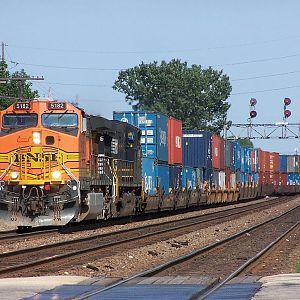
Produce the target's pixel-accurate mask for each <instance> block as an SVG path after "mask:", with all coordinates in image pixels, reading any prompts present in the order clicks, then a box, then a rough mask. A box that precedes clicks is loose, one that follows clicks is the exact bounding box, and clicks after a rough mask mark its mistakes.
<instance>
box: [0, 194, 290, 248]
mask: <svg viewBox="0 0 300 300" xmlns="http://www.w3.org/2000/svg"><path fill="white" fill-rule="evenodd" d="M292 199H294V196H293V197H280V198H275V199H271V200H267V201H263V202H261V203H265V204H266V205H269V203H272V204H277V203H284V202H285V201H287V202H288V201H290V200H292ZM256 205H257V204H253V203H252V204H248V205H247V207H255V206H256ZM262 205H263V204H262ZM235 209H236V208H229V209H228V211H232V210H235ZM212 214H215V213H209V214H207V215H212ZM194 218H196V219H197V218H198V217H190V218H189V219H191V220H193V219H194ZM187 219H188V218H187ZM112 221H113V220H111V222H110V223H109V224H110V225H112V224H114V223H113V222H112ZM170 222H172V221H170ZM117 224H118V223H117ZM161 224H164V223H161ZM105 225H106V226H107V224H106V223H105ZM100 227H101V224H88V225H82V224H80V225H74V226H71V227H59V228H55V229H48V228H43V230H38V229H33V230H34V231H30V232H18V230H8V231H0V241H1V243H2V244H3V243H5V242H6V241H12V240H15V241H18V242H19V241H22V240H25V239H26V240H28V238H37V237H39V236H45V235H48V234H53V233H62V234H70V233H74V232H78V231H85V230H92V229H97V228H100Z"/></svg>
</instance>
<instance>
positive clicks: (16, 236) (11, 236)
mask: <svg viewBox="0 0 300 300" xmlns="http://www.w3.org/2000/svg"><path fill="white" fill-rule="evenodd" d="M58 231H59V229H43V230H38V231H32V232H21V233H20V232H18V230H7V231H0V241H1V243H3V242H5V241H10V240H20V239H27V238H28V237H37V236H42V235H46V234H49V233H54V232H58Z"/></svg>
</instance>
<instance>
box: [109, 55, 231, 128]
mask: <svg viewBox="0 0 300 300" xmlns="http://www.w3.org/2000/svg"><path fill="white" fill-rule="evenodd" d="M113 88H114V89H115V90H117V91H119V92H122V93H124V94H125V100H126V101H127V102H128V103H129V104H130V105H132V107H133V109H134V110H146V111H159V112H161V113H165V114H167V115H168V116H173V117H175V118H177V119H179V120H182V121H183V125H184V128H186V129H208V130H211V131H213V132H220V131H221V130H222V129H223V126H224V122H225V120H226V115H227V110H228V109H229V107H230V105H229V104H228V103H227V102H226V99H227V98H228V97H229V95H230V92H231V85H230V82H229V77H228V76H226V75H223V72H222V71H217V70H214V69H212V68H211V67H210V68H208V69H202V68H201V66H199V65H192V66H190V67H189V66H188V64H187V63H186V62H181V61H180V60H178V59H177V60H175V59H173V60H172V61H170V62H165V61H162V62H161V64H158V62H154V63H150V64H145V63H141V64H140V65H138V66H135V67H134V68H130V69H127V70H122V71H120V73H119V76H118V79H117V80H116V81H115V83H114V86H113Z"/></svg>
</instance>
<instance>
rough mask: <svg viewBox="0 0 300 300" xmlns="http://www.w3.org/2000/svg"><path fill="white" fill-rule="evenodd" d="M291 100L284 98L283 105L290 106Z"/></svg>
mask: <svg viewBox="0 0 300 300" xmlns="http://www.w3.org/2000/svg"><path fill="white" fill-rule="evenodd" d="M291 102H292V101H291V99H290V98H284V100H283V103H284V105H290V104H291Z"/></svg>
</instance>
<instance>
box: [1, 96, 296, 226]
mask: <svg viewBox="0 0 300 300" xmlns="http://www.w3.org/2000/svg"><path fill="white" fill-rule="evenodd" d="M0 129H1V131H0V219H1V220H2V221H4V222H6V223H8V224H9V225H15V226H22V227H23V226H31V227H34V226H49V225H66V224H68V223H72V222H81V221H84V220H99V219H108V218H116V217H121V216H130V215H137V214H143V213H150V212H157V211H162V210H174V209H184V208H187V207H193V206H194V207H197V206H199V205H204V204H210V203H218V202H232V201H237V200H239V199H252V198H257V197H262V196H266V195H271V194H274V193H275V192H277V193H281V194H284V193H296V192H298V186H297V185H295V186H288V185H280V186H277V187H275V186H274V185H273V184H258V183H255V184H254V183H247V184H240V183H238V182H237V184H236V186H234V187H228V188H222V189H221V188H218V187H215V186H213V185H211V184H210V183H209V182H201V184H197V185H195V186H193V187H192V188H188V187H185V188H180V189H179V188H174V187H172V188H171V187H170V188H169V189H168V190H166V189H165V188H162V187H161V182H160V178H159V176H157V178H155V182H154V183H153V184H154V186H155V188H154V193H149V191H148V190H147V188H146V187H145V180H144V178H143V176H142V159H143V158H142V156H143V154H142V151H141V130H140V129H139V128H137V127H136V126H134V125H132V124H129V123H128V122H122V121H118V120H107V119H105V118H103V117H100V116H92V115H88V114H86V113H85V112H84V110H83V109H80V108H78V107H76V106H74V105H73V104H71V103H69V102H67V101H54V100H49V99H33V100H32V101H27V102H24V101H23V102H15V103H14V104H12V105H11V106H10V107H8V108H7V109H5V110H3V111H1V113H0ZM163 137H164V135H163ZM157 163H158V162H157Z"/></svg>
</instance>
